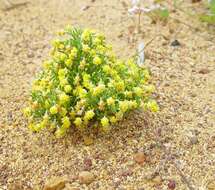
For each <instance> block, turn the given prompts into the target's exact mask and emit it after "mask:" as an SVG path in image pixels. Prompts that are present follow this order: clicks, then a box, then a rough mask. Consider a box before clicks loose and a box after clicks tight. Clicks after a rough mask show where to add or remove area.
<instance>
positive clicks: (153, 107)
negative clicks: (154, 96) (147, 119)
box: [146, 100, 159, 112]
mask: <svg viewBox="0 0 215 190" xmlns="http://www.w3.org/2000/svg"><path fill="white" fill-rule="evenodd" d="M146 107H147V108H148V109H150V110H151V111H152V112H157V111H159V107H158V104H157V102H156V101H155V100H151V101H149V102H147V104H146Z"/></svg>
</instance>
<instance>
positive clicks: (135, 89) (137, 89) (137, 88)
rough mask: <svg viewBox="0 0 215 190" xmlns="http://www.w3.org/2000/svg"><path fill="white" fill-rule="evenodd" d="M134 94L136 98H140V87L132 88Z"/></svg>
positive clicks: (141, 92) (141, 91)
mask: <svg viewBox="0 0 215 190" xmlns="http://www.w3.org/2000/svg"><path fill="white" fill-rule="evenodd" d="M133 90H134V93H135V94H136V95H137V96H142V94H143V90H142V89H141V88H140V87H134V89H133Z"/></svg>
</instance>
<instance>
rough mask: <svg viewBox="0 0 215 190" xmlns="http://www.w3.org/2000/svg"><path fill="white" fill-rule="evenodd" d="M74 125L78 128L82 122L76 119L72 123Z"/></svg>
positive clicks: (78, 118)
mask: <svg viewBox="0 0 215 190" xmlns="http://www.w3.org/2000/svg"><path fill="white" fill-rule="evenodd" d="M74 124H75V125H76V126H77V127H80V126H81V124H82V120H81V118H80V117H76V118H75V121H74Z"/></svg>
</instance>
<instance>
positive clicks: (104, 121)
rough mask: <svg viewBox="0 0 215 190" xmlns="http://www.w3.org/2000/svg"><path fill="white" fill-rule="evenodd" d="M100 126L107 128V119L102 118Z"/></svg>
mask: <svg viewBox="0 0 215 190" xmlns="http://www.w3.org/2000/svg"><path fill="white" fill-rule="evenodd" d="M101 124H102V126H103V127H107V126H109V119H108V118H107V117H105V116H104V117H103V118H102V119H101Z"/></svg>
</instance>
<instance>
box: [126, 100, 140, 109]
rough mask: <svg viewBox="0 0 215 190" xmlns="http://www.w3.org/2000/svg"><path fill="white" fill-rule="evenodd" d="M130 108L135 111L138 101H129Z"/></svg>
mask: <svg viewBox="0 0 215 190" xmlns="http://www.w3.org/2000/svg"><path fill="white" fill-rule="evenodd" d="M128 106H129V108H130V109H133V108H134V109H135V108H137V106H138V104H137V102H136V100H133V101H128Z"/></svg>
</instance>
